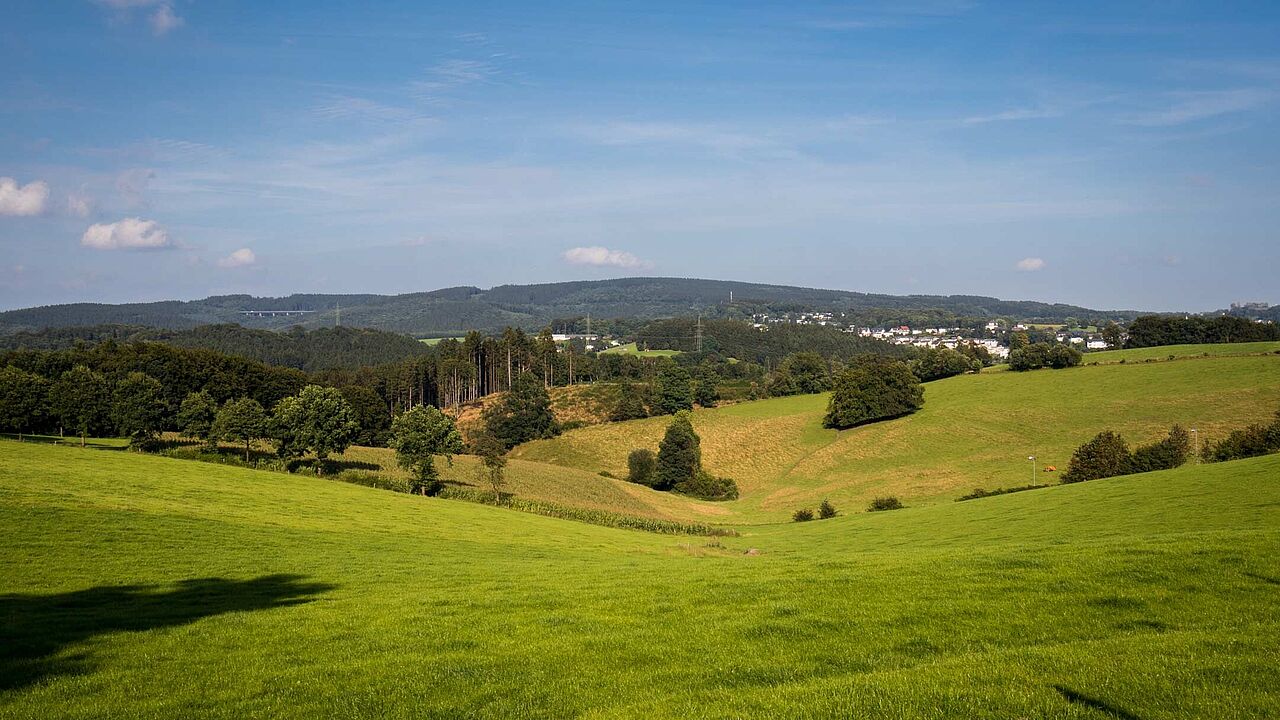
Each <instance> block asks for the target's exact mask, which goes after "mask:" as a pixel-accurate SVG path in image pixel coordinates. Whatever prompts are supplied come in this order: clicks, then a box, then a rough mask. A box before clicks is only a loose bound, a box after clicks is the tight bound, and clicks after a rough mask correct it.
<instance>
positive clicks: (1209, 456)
mask: <svg viewBox="0 0 1280 720" xmlns="http://www.w3.org/2000/svg"><path fill="white" fill-rule="evenodd" d="M1277 450H1280V412H1277V413H1276V419H1275V420H1273V421H1272V422H1271V424H1270V425H1250V426H1249V427H1247V428H1244V429H1243V430H1233V431H1232V432H1231V434H1230V435H1228V436H1226V437H1225V438H1223V439H1222V440H1220V441H1219V442H1217V443H1216V444H1214V445H1210V446H1207V447H1205V449H1204V452H1203V453H1202V455H1203V456H1204V459H1205V461H1206V462H1223V461H1226V460H1238V459H1240V458H1247V457H1257V456H1259V455H1266V454H1268V453H1272V452H1276V451H1277Z"/></svg>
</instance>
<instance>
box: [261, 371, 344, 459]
mask: <svg viewBox="0 0 1280 720" xmlns="http://www.w3.org/2000/svg"><path fill="white" fill-rule="evenodd" d="M273 423H274V425H275V430H276V434H277V440H278V441H279V443H280V451H281V454H282V455H284V456H290V455H301V454H304V453H307V452H313V453H315V455H316V459H317V460H319V461H320V462H321V464H323V462H324V460H325V459H326V458H327V457H329V455H330V453H340V452H342V451H344V450H346V449H347V448H348V447H350V445H351V443H352V442H353V441H354V440H355V438H356V435H358V434H359V433H360V423H358V422H357V421H356V414H355V411H354V410H352V409H351V405H350V404H349V403H348V402H347V400H346V398H344V397H342V393H341V392H339V391H338V389H337V388H331V387H322V386H320V385H308V386H306V387H304V388H302V392H300V393H298V394H297V395H294V396H293V397H287V398H285V399H283V400H281V401H280V403H279V404H277V405H276V409H275V413H274V419H273Z"/></svg>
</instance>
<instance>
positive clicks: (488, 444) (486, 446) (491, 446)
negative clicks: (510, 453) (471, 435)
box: [472, 432, 507, 504]
mask: <svg viewBox="0 0 1280 720" xmlns="http://www.w3.org/2000/svg"><path fill="white" fill-rule="evenodd" d="M472 445H473V446H474V447H475V451H476V454H477V455H479V456H480V474H481V477H482V479H483V480H484V482H486V483H488V484H489V487H491V488H493V502H494V503H498V504H500V503H501V502H502V486H503V485H506V484H507V479H506V468H507V457H506V448H504V447H502V442H501V441H499V440H498V438H496V437H494V436H493V435H490V434H489V433H487V432H485V433H480V435H479V436H478V437H476V439H475V440H474V441H473V442H472Z"/></svg>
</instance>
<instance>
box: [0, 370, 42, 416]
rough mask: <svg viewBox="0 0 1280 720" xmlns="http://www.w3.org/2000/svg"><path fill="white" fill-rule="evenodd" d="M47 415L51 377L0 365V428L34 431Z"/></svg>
mask: <svg viewBox="0 0 1280 720" xmlns="http://www.w3.org/2000/svg"><path fill="white" fill-rule="evenodd" d="M48 414H49V381H48V380H45V379H44V378H43V377H41V376H39V375H36V374H35V373H29V372H27V371H25V370H21V369H19V368H16V367H13V366H5V367H3V368H0V429H3V430H8V431H10V432H16V433H23V432H31V431H32V430H35V429H37V428H39V427H40V426H41V425H42V424H43V423H44V421H45V418H46V417H47V415H48Z"/></svg>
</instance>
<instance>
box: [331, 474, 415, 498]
mask: <svg viewBox="0 0 1280 720" xmlns="http://www.w3.org/2000/svg"><path fill="white" fill-rule="evenodd" d="M333 477H334V479H336V480H340V481H342V482H345V483H351V484H352V485H363V486H364V487H371V488H377V489H379V490H391V491H392V492H398V493H407V492H409V490H410V489H411V488H410V483H409V481H408V480H407V479H404V478H396V477H390V476H388V475H381V474H379V473H373V472H367V471H364V470H343V471H342V472H340V473H338V474H337V475H334V476H333Z"/></svg>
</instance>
